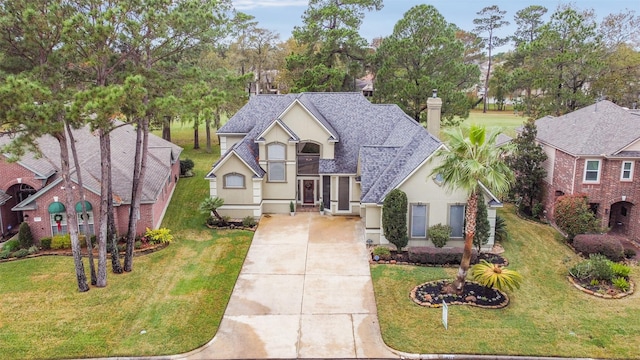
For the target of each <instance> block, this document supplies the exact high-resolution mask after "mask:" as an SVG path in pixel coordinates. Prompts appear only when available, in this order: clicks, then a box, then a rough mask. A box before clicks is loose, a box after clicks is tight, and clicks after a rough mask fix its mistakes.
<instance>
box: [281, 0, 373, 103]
mask: <svg viewBox="0 0 640 360" xmlns="http://www.w3.org/2000/svg"><path fill="white" fill-rule="evenodd" d="M380 9H382V0H350V1H338V0H309V7H308V8H307V10H305V12H304V15H303V16H302V22H303V25H302V26H296V27H295V28H294V30H293V36H294V38H295V40H296V41H297V42H298V43H300V44H301V45H302V46H303V47H304V50H305V51H304V52H303V53H295V54H291V55H290V56H288V57H287V69H288V70H289V71H291V72H292V73H294V74H296V75H298V76H296V77H295V78H294V84H293V87H292V89H291V91H292V92H303V91H344V90H348V91H353V90H354V84H355V81H354V79H355V78H356V77H358V76H360V75H361V74H362V73H363V70H364V65H365V63H366V58H367V57H366V54H367V52H366V47H367V41H366V40H365V39H364V38H362V36H360V34H359V33H358V30H359V28H360V25H361V24H362V19H363V18H364V12H365V11H372V10H380Z"/></svg>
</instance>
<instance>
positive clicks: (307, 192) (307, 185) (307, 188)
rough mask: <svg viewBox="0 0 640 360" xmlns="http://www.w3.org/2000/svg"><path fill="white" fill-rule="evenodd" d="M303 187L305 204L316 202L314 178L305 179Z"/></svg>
mask: <svg viewBox="0 0 640 360" xmlns="http://www.w3.org/2000/svg"><path fill="white" fill-rule="evenodd" d="M302 188H303V190H302V191H303V192H302V193H303V197H302V202H303V203H304V204H313V203H314V201H313V200H314V188H315V186H314V181H313V180H303V181H302Z"/></svg>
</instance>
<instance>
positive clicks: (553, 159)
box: [536, 101, 640, 241]
mask: <svg viewBox="0 0 640 360" xmlns="http://www.w3.org/2000/svg"><path fill="white" fill-rule="evenodd" d="M536 127H537V130H538V136H537V141H538V142H539V143H540V144H541V145H542V147H543V149H544V151H545V153H546V154H547V160H546V161H545V162H544V163H543V166H544V167H545V169H546V171H547V176H546V179H545V181H544V188H545V192H544V193H545V198H544V203H545V205H546V210H547V216H548V217H549V218H550V219H553V217H554V208H553V205H554V203H555V200H556V199H557V198H558V197H559V196H562V195H565V194H566V195H574V194H584V195H585V196H587V198H588V201H589V203H590V207H591V210H592V211H593V212H594V213H595V214H596V216H597V217H598V219H600V222H601V226H602V227H605V228H607V227H608V228H610V229H611V232H613V233H617V234H621V235H624V236H626V237H628V238H631V239H635V240H636V241H639V240H640V213H639V212H638V207H637V204H638V203H639V201H640V181H638V175H637V169H636V163H637V162H638V160H640V113H639V112H637V111H632V110H627V109H624V108H621V107H620V106H618V105H616V104H614V103H612V102H609V101H600V102H598V103H596V104H593V105H591V106H587V107H585V108H582V109H579V110H576V111H574V112H572V113H569V114H566V115H564V116H560V117H553V116H547V117H544V118H542V119H539V120H537V121H536Z"/></svg>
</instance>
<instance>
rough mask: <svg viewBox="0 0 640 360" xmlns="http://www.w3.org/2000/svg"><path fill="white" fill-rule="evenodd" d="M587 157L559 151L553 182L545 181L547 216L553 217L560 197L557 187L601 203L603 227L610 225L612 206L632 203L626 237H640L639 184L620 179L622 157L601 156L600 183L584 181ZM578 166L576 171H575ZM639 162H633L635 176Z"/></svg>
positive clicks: (639, 238)
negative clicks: (573, 155)
mask: <svg viewBox="0 0 640 360" xmlns="http://www.w3.org/2000/svg"><path fill="white" fill-rule="evenodd" d="M585 160H586V159H584V158H579V159H577V160H576V159H575V158H574V157H572V156H571V155H569V154H566V153H564V152H562V151H559V150H556V162H555V167H554V176H553V185H549V184H546V183H545V201H546V205H547V211H548V217H550V218H553V209H552V207H553V204H554V202H555V199H556V198H557V196H556V194H555V192H556V191H557V190H559V191H562V192H564V193H565V194H586V195H587V197H588V198H589V202H590V203H598V204H599V206H598V213H597V216H598V218H600V220H601V224H602V226H603V227H606V226H608V223H609V213H610V211H611V205H612V204H614V203H617V202H620V201H623V200H622V196H623V195H624V196H625V201H626V202H629V203H631V204H633V205H634V206H631V207H630V209H629V211H630V213H629V214H628V216H629V218H630V219H633V220H631V221H629V223H628V224H627V225H626V226H628V228H627V236H629V237H631V238H633V239H636V240H640V211H639V209H638V208H639V207H640V183H639V182H638V181H637V180H635V181H633V182H629V181H620V171H621V166H622V160H610V159H601V163H600V165H601V172H600V182H599V183H597V184H591V183H588V184H585V183H583V178H584V166H585ZM574 164H575V165H574ZM574 166H575V174H574ZM639 166H640V162H638V161H636V163H635V165H634V173H635V174H634V176H633V177H632V178H633V179H638V178H639V177H638V176H637V174H638V171H640V169H639V168H638V167H639Z"/></svg>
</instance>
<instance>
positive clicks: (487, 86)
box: [482, 36, 491, 113]
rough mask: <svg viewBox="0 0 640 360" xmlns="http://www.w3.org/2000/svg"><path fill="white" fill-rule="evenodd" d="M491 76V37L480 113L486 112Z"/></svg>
mask: <svg viewBox="0 0 640 360" xmlns="http://www.w3.org/2000/svg"><path fill="white" fill-rule="evenodd" d="M490 74H491V36H489V64H487V75H486V76H485V78H484V101H483V105H482V112H483V113H486V112H487V101H488V99H489V76H490Z"/></svg>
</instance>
